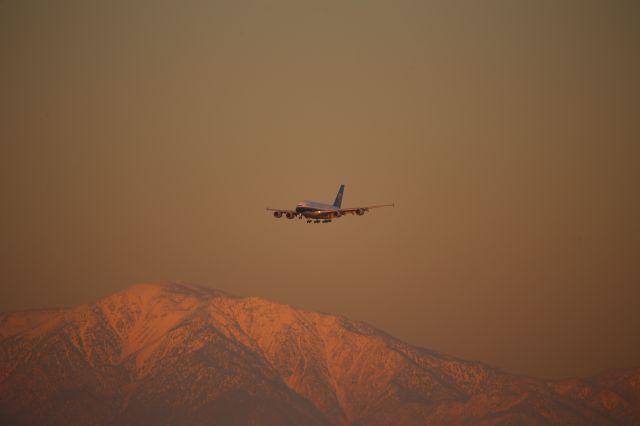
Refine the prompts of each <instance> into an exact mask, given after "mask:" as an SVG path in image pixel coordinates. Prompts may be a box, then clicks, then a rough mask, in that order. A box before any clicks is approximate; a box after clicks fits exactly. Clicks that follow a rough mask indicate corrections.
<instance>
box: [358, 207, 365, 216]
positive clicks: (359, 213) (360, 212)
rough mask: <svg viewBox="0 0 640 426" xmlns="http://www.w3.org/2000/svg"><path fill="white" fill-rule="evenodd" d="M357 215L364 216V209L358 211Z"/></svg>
mask: <svg viewBox="0 0 640 426" xmlns="http://www.w3.org/2000/svg"><path fill="white" fill-rule="evenodd" d="M356 214H357V215H358V216H362V215H363V214H364V209H357V210H356Z"/></svg>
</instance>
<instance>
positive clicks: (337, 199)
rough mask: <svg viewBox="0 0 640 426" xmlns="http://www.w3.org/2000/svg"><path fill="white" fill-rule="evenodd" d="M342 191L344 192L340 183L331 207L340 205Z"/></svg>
mask: <svg viewBox="0 0 640 426" xmlns="http://www.w3.org/2000/svg"><path fill="white" fill-rule="evenodd" d="M343 193H344V185H340V189H339V190H338V194H337V195H336V200H335V201H334V202H333V207H337V208H340V207H342V194H343Z"/></svg>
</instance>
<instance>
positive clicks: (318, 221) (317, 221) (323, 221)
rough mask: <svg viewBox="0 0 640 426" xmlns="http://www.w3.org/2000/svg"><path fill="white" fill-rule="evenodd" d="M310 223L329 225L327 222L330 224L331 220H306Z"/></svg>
mask: <svg viewBox="0 0 640 426" xmlns="http://www.w3.org/2000/svg"><path fill="white" fill-rule="evenodd" d="M311 222H313V223H320V222H322V223H329V222H331V219H323V220H320V219H307V223H311Z"/></svg>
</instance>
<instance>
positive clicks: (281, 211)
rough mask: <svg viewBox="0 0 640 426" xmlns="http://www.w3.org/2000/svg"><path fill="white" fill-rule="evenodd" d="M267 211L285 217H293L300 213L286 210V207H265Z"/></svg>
mask: <svg viewBox="0 0 640 426" xmlns="http://www.w3.org/2000/svg"><path fill="white" fill-rule="evenodd" d="M267 211H270V212H273V215H274V216H275V217H282V216H283V215H284V216H285V217H286V218H287V219H293V218H294V217H296V216H299V215H300V213H298V212H297V211H295V210H287V209H272V208H269V207H267Z"/></svg>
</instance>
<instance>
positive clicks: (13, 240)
mask: <svg viewBox="0 0 640 426" xmlns="http://www.w3.org/2000/svg"><path fill="white" fill-rule="evenodd" d="M89 3H91V4H89ZM637 5H638V3H637V2H633V1H619V2H599V1H598V2H596V1H526V2H525V1H521V2H514V1H483V2H473V1H436V2H433V1H313V2H312V1H279V2H265V1H238V0H234V1H182V2H170V1H167V2H164V1H163V2H161V1H153V2H122V3H118V2H103V3H102V4H101V5H100V4H95V2H84V1H77V2H67V1H50V2H46V1H43V2H9V1H5V2H1V3H0V61H1V67H0V93H1V94H2V95H1V96H0V144H1V145H0V174H1V175H0V177H1V179H0V188H1V190H2V212H1V214H0V219H1V220H0V235H2V245H1V246H0V247H1V248H0V250H1V252H0V256H1V259H2V265H1V268H0V274H1V275H0V280H1V283H2V284H1V292H0V300H1V303H0V310H16V309H27V308H43V307H56V306H71V305H75V304H79V303H84V302H89V301H92V300H95V299H97V298H101V297H104V296H106V295H108V294H111V293H113V292H115V291H117V290H120V289H122V288H125V287H127V286H130V285H132V284H134V283H137V282H142V281H156V280H180V281H184V282H189V283H196V284H203V285H207V286H211V287H216V288H220V289H223V290H226V291H228V292H231V293H235V294H239V295H247V296H262V297H266V298H269V299H271V300H274V301H279V302H283V303H289V304H293V305H295V306H298V307H301V308H305V309H310V310H322V311H327V312H331V313H339V314H344V315H346V316H348V317H350V318H354V319H360V320H364V321H367V322H370V323H372V324H374V325H376V326H378V327H380V328H382V329H383V330H385V331H387V332H389V333H390V334H393V335H395V336H397V337H399V338H401V339H403V340H406V341H408V342H410V343H413V344H416V345H420V346H424V347H428V348H432V349H436V350H441V351H443V352H446V353H449V354H452V355H455V356H459V357H463V358H468V359H477V360H482V361H485V362H487V363H489V364H492V365H495V366H498V367H501V368H503V369H505V370H508V371H511V372H516V373H525V374H531V375H536V376H540V377H549V378H555V377H565V376H572V375H587V374H592V373H595V372H597V371H600V370H602V369H605V368H608V367H630V366H638V365H640V333H639V332H638V330H639V329H640V308H639V307H640V279H639V277H640V190H638V184H639V183H640V167H639V165H640V120H639V118H640V117H639V116H638V111H639V106H638V99H640V84H639V77H638V76H639V75H640V55H639V54H638V52H640V22H639V21H640V13H639V12H640V8H639V7H638V6H637ZM341 183H344V184H345V185H346V191H345V197H344V202H343V205H344V206H347V207H348V206H357V205H362V204H365V205H366V204H372V203H373V204H375V203H386V202H395V203H396V208H394V209H391V208H388V209H381V210H377V211H374V212H372V213H371V214H370V215H365V216H363V217H346V218H344V219H340V220H338V221H335V222H334V223H331V224H325V225H313V224H312V225H307V224H306V223H304V221H298V220H296V221H288V220H286V219H279V220H276V219H275V218H273V217H272V216H270V215H269V214H267V212H265V210H264V208H265V207H267V206H270V207H279V208H292V207H293V206H294V205H295V203H296V202H297V201H298V200H300V199H315V200H319V201H332V200H333V198H334V197H335V192H336V190H337V188H338V186H339V185H340V184H341Z"/></svg>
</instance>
